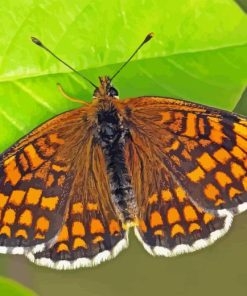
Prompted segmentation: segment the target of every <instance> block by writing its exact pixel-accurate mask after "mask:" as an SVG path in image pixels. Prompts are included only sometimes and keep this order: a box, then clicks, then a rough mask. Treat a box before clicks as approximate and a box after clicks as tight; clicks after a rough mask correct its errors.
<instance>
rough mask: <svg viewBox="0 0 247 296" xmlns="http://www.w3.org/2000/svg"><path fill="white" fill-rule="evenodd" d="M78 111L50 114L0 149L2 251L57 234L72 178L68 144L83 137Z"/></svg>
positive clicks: (37, 244)
mask: <svg viewBox="0 0 247 296" xmlns="http://www.w3.org/2000/svg"><path fill="white" fill-rule="evenodd" d="M83 113H84V111H83V109H78V110H74V111H70V112H67V113H64V114H62V115H59V116H57V117H55V118H54V119H52V120H50V121H48V122H47V123H45V124H43V125H42V126H40V127H38V128H37V129H35V130H34V131H32V132H31V133H30V134H29V135H27V136H26V137H24V138H23V139H22V140H20V141H19V142H17V143H16V144H15V145H14V146H13V147H11V148H10V149H9V150H7V151H6V152H5V153H3V154H1V155H0V252H1V253H14V254H16V253H17V254H22V253H24V252H25V250H31V249H33V250H34V251H35V250H41V249H43V248H44V247H45V245H49V244H51V243H52V240H53V238H54V237H55V236H56V235H57V234H58V232H59V230H60V228H61V226H62V224H63V222H64V216H65V212H66V208H67V205H68V202H69V196H70V192H71V189H72V185H73V180H74V172H73V170H71V167H73V164H74V162H75V161H76V159H74V156H71V150H72V149H73V151H74V152H75V153H74V155H76V153H77V152H78V150H79V149H80V145H79V144H78V143H80V142H79V140H80V141H85V140H86V137H87V132H88V130H87V128H88V127H87V128H86V129H85V124H83V122H82V116H83ZM73 130H74V133H73V132H71V131H73ZM71 135H73V138H72V137H71ZM81 136H82V137H83V136H84V138H83V139H81Z"/></svg>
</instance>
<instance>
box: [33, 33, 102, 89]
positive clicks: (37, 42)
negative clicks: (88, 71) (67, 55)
mask: <svg viewBox="0 0 247 296" xmlns="http://www.w3.org/2000/svg"><path fill="white" fill-rule="evenodd" d="M31 39H32V41H33V43H35V44H36V45H38V46H39V47H41V48H43V49H45V50H46V51H48V52H49V53H50V54H51V55H52V56H53V57H54V58H56V59H57V60H59V61H60V62H61V63H62V64H64V65H65V66H66V67H68V68H69V69H71V70H72V71H73V72H75V73H76V74H78V75H79V76H81V77H82V78H83V79H85V80H86V81H87V82H89V83H90V84H91V85H92V86H93V87H95V88H97V85H95V84H94V83H93V82H92V81H90V80H89V79H88V78H87V77H85V76H84V75H82V74H81V73H80V72H78V71H77V70H75V69H74V68H72V67H71V66H70V65H68V64H67V63H66V62H64V61H63V60H61V59H60V58H59V57H58V56H57V55H55V54H54V53H53V52H52V51H51V50H50V49H49V48H47V47H46V46H45V45H44V44H43V43H42V42H41V41H40V40H39V39H37V38H35V37H31Z"/></svg>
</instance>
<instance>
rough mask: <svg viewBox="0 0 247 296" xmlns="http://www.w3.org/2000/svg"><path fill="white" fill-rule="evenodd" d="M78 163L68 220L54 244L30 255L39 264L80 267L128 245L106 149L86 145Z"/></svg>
mask: <svg viewBox="0 0 247 296" xmlns="http://www.w3.org/2000/svg"><path fill="white" fill-rule="evenodd" d="M79 155H80V156H79V159H78V160H77V162H76V163H75V171H76V174H75V179H74V184H73V188H72V193H71V200H70V203H69V211H68V213H67V215H66V222H65V224H64V225H63V227H62V229H61V231H60V233H59V235H58V237H57V239H56V240H55V241H54V245H53V246H52V247H51V248H49V249H47V250H45V251H43V252H39V253H36V254H33V253H32V252H31V253H29V254H28V255H27V256H28V258H29V259H30V260H31V261H33V262H35V263H36V264H38V265H42V266H46V267H50V268H54V269H76V268H79V267H88V266H94V265H97V264H99V263H101V262H103V261H106V260H109V259H111V258H112V257H115V256H117V254H118V253H119V252H120V251H121V250H122V249H124V248H126V247H127V246H128V236H127V233H126V232H125V230H124V229H123V226H122V223H121V221H120V220H119V218H118V216H117V214H116V211H115V208H114V205H113V204H112V202H111V199H110V189H109V181H108V176H107V172H106V165H105V160H104V156H103V152H102V150H101V148H100V147H99V146H98V144H97V143H92V145H91V146H89V147H85V148H83V147H82V150H81V151H80V153H79Z"/></svg>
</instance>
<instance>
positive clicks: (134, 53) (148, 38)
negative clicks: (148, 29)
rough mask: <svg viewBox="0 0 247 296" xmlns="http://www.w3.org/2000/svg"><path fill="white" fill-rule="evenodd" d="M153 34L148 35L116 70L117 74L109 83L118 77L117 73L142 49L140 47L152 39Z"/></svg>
mask: <svg viewBox="0 0 247 296" xmlns="http://www.w3.org/2000/svg"><path fill="white" fill-rule="evenodd" d="M153 36H154V33H149V34H148V35H147V36H146V38H145V39H144V40H143V42H142V43H141V44H140V45H139V46H138V47H137V49H136V50H135V51H134V52H133V53H132V55H131V56H130V57H129V58H128V60H127V61H126V62H125V63H124V64H123V65H122V66H121V67H120V68H119V69H118V70H117V72H116V73H115V74H114V75H113V76H112V77H111V79H110V80H111V81H112V80H113V79H114V78H115V77H116V76H117V75H118V73H119V72H120V71H121V70H122V69H123V68H124V67H125V66H126V65H127V64H128V63H129V62H130V61H131V60H132V58H133V57H134V56H135V55H136V53H137V52H138V51H139V50H140V49H141V48H142V46H143V45H144V44H145V43H147V42H148V41H149V40H150V39H152V38H153Z"/></svg>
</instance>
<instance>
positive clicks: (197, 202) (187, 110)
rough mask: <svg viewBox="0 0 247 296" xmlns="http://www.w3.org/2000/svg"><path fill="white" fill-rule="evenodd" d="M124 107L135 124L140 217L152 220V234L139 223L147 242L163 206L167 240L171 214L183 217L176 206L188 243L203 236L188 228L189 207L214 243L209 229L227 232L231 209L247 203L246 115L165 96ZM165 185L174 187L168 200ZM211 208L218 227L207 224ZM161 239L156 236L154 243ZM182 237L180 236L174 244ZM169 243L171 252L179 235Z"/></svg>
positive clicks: (130, 153) (132, 146) (132, 159)
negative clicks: (180, 194) (181, 198)
mask: <svg viewBox="0 0 247 296" xmlns="http://www.w3.org/2000/svg"><path fill="white" fill-rule="evenodd" d="M121 110H122V115H123V117H124V119H125V122H126V124H127V125H128V127H129V129H130V141H129V143H128V144H127V145H126V159H127V163H128V167H129V171H130V174H131V176H132V184H133V187H134V190H135V193H136V196H137V200H138V204H139V207H140V218H141V217H144V219H143V221H144V222H145V223H147V222H148V221H149V224H147V225H146V227H147V229H146V228H145V227H144V228H145V229H146V230H147V233H148V234H147V235H148V236H146V237H145V235H144V233H143V231H142V230H141V227H139V232H140V233H142V235H141V237H142V239H143V240H144V242H145V240H146V242H147V241H148V243H149V245H150V246H151V245H152V244H151V241H150V240H151V238H150V235H151V234H150V232H148V231H151V232H152V231H153V230H154V229H152V227H151V224H150V223H151V220H150V219H151V217H153V216H152V213H153V212H155V211H156V209H157V213H159V214H160V216H161V218H162V220H159V219H158V218H157V219H158V220H159V221H160V223H161V222H162V225H163V228H162V229H161V230H163V231H164V232H166V235H168V238H170V237H171V233H172V229H171V228H169V229H167V228H166V227H168V226H169V227H170V226H171V225H170V224H169V221H168V220H169V219H168V217H169V213H173V214H174V215H175V216H176V214H175V211H170V208H176V209H177V211H178V213H179V219H181V223H182V224H183V225H182V224H181V225H180V226H181V227H182V228H181V229H183V231H184V233H183V237H184V242H185V245H188V246H190V247H191V246H192V245H193V244H194V243H196V241H195V239H193V238H192V236H191V234H190V233H189V227H190V224H191V223H189V222H191V221H187V220H186V215H185V213H184V210H183V209H184V207H185V206H191V207H193V209H194V211H195V213H196V216H197V217H198V219H199V220H197V222H196V221H195V223H197V224H198V225H199V226H200V229H203V228H207V231H208V234H206V232H204V234H203V231H202V232H201V233H200V234H198V235H197V238H198V239H203V238H205V239H206V242H207V244H209V243H210V241H212V238H211V237H210V233H213V232H214V231H215V230H217V229H218V230H220V232H218V233H221V234H222V233H225V232H226V231H227V229H228V228H229V225H230V222H229V221H230V219H231V216H232V214H235V213H237V212H240V211H243V210H245V209H246V208H247V207H246V202H247V194H246V191H247V186H246V180H247V172H246V168H247V162H246V157H247V153H246V152H247V140H246V139H247V119H246V118H245V117H243V116H238V115H236V114H234V113H230V112H227V111H221V110H217V109H214V108H210V107H206V106H202V105H198V104H194V103H189V102H185V101H181V100H175V99H168V98H160V97H158V98H155V97H142V98H137V99H129V100H126V101H125V102H124V103H123V106H122V107H121ZM165 188H168V189H169V190H170V191H169V192H170V193H169V195H170V196H171V200H172V203H171V202H167V203H166V202H165V203H164V199H162V192H163V191H164V190H166V189H165ZM176 188H180V189H179V190H182V191H183V192H184V194H185V196H186V199H185V200H184V201H183V202H180V201H179V200H178V197H177V195H176V192H174V190H175V189H176ZM155 194H157V198H156V199H157V201H156V202H154V203H153V204H152V205H150V204H149V202H148V200H149V199H150V198H151V197H152V196H153V195H155ZM208 212H209V213H211V215H212V217H214V218H213V220H212V222H213V224H214V225H211V226H212V227H211V226H210V227H209V225H207V226H206V225H205V222H204V220H203V217H204V216H203V215H204V214H205V213H207V215H209V213H208ZM199 213H200V214H199ZM170 216H171V214H170ZM157 217H158V215H157ZM177 218H178V217H177ZM174 219H175V218H174ZM175 220H176V219H175ZM171 221H172V218H171ZM179 221H180V220H179ZM175 225H176V223H175ZM172 226H174V225H173V223H172ZM199 226H195V225H194V227H199ZM191 227H192V226H191ZM179 228H180V227H179ZM177 229H178V228H177ZM181 231H182V230H181ZM198 231H199V228H198ZM160 233H161V232H160ZM174 237H175V236H174ZM155 239H157V238H156V237H155V236H152V242H154V240H155ZM175 241H176V240H175ZM182 241H183V240H181V239H179V240H178V241H176V242H175V245H180V244H181V242H182ZM162 244H163V245H165V246H166V247H167V248H168V249H169V250H172V249H173V248H174V247H175V245H174V241H173V242H172V240H168V241H166V242H164V240H163V242H162ZM182 244H183V243H182ZM157 246H159V243H157ZM187 249H188V251H190V250H194V249H196V248H194V247H193V246H192V247H191V248H187ZM171 252H172V251H171ZM175 253H176V252H175Z"/></svg>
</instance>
